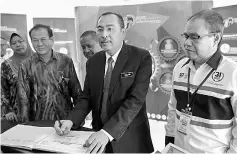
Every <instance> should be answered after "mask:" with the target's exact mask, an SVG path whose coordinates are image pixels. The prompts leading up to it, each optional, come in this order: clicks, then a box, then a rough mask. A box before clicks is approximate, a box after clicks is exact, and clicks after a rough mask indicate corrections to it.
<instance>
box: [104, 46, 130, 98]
mask: <svg viewBox="0 0 237 154" xmlns="http://www.w3.org/2000/svg"><path fill="white" fill-rule="evenodd" d="M127 59H128V55H127V47H126V44H125V43H124V42H123V47H122V49H121V51H120V53H119V55H118V58H117V61H116V63H115V66H114V69H113V72H112V76H111V81H110V88H109V97H110V95H111V94H112V91H113V90H114V87H115V85H116V83H117V81H118V79H119V78H120V73H121V71H122V69H123V67H124V65H125V64H126V62H127ZM109 97H108V98H109Z"/></svg>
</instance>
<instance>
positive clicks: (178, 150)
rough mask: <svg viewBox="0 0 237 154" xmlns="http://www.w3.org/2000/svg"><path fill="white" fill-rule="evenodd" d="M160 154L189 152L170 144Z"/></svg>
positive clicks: (186, 153)
mask: <svg viewBox="0 0 237 154" xmlns="http://www.w3.org/2000/svg"><path fill="white" fill-rule="evenodd" d="M161 153H164V154H166V153H184V154H188V153H189V152H188V151H186V150H184V149H182V148H180V147H178V146H177V145H174V144H172V143H169V144H168V145H167V146H166V147H165V148H164V149H163V150H162V151H161Z"/></svg>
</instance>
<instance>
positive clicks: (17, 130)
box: [0, 125, 54, 149]
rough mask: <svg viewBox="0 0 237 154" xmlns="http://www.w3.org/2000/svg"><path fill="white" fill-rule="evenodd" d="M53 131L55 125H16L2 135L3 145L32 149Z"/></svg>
mask: <svg viewBox="0 0 237 154" xmlns="http://www.w3.org/2000/svg"><path fill="white" fill-rule="evenodd" d="M53 132H54V128H53V127H36V126H28V125H16V126H15V127H12V128H11V129H9V130H7V131H6V132H4V133H3V134H1V135H0V136H1V145H4V146H10V147H18V148H24V149H32V148H33V147H34V144H36V143H37V142H38V141H40V140H42V139H43V138H45V137H46V136H48V135H50V134H52V133H53Z"/></svg>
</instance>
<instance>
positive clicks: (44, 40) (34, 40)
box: [32, 38, 49, 44]
mask: <svg viewBox="0 0 237 154" xmlns="http://www.w3.org/2000/svg"><path fill="white" fill-rule="evenodd" d="M48 40H49V39H46V38H42V39H33V40H32V43H33V44H38V43H39V41H40V42H42V43H43V44H44V43H46V42H47V41H48Z"/></svg>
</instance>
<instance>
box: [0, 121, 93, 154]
mask: <svg viewBox="0 0 237 154" xmlns="http://www.w3.org/2000/svg"><path fill="white" fill-rule="evenodd" d="M92 133H94V132H89V131H88V132H86V131H70V132H69V133H68V134H67V135H63V136H59V135H58V134H57V133H56V132H55V130H54V128H53V127H36V126H27V125H17V126H15V127H13V128H11V129H9V130H8V131H6V132H4V133H3V134H1V145H3V146H8V147H17V148H23V149H28V150H33V149H38V150H43V151H51V152H63V153H84V152H85V151H86V148H84V147H83V144H84V143H85V141H86V140H87V139H88V138H89V136H90V135H91V134H92Z"/></svg>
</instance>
